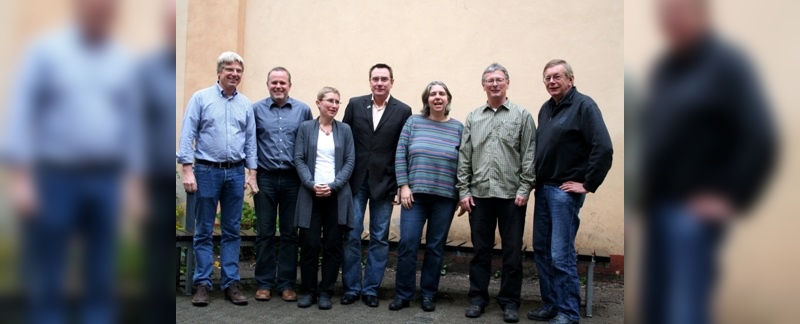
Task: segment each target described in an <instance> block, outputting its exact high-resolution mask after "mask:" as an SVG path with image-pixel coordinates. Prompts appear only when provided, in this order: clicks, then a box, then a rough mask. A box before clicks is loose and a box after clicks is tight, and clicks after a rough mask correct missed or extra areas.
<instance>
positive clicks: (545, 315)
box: [528, 306, 558, 322]
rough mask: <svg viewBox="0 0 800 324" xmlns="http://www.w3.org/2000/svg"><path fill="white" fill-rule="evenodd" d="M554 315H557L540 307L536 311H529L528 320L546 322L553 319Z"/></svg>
mask: <svg viewBox="0 0 800 324" xmlns="http://www.w3.org/2000/svg"><path fill="white" fill-rule="evenodd" d="M556 315H558V312H556V311H554V310H552V309H549V308H546V307H544V306H542V307H539V308H537V309H534V310H531V311H529V312H528V319H531V320H534V321H539V322H547V321H550V320H551V319H553V318H555V317H556Z"/></svg>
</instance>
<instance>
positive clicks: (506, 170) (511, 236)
mask: <svg viewBox="0 0 800 324" xmlns="http://www.w3.org/2000/svg"><path fill="white" fill-rule="evenodd" d="M481 83H482V84H483V90H484V91H486V103H484V104H483V105H481V106H480V107H478V108H477V109H475V110H474V111H472V112H470V113H469V115H467V120H466V123H465V124H464V133H463V135H462V138H461V148H460V150H459V160H458V173H457V176H458V184H457V185H456V187H457V188H458V191H459V199H460V202H459V205H460V206H461V214H463V213H464V212H468V213H469V225H470V234H471V238H472V245H473V248H474V252H475V255H474V256H473V258H472V261H470V267H469V268H470V269H469V281H470V288H469V295H468V296H469V299H470V306H469V308H467V311H466V313H465V315H466V316H467V317H471V318H475V317H479V316H481V313H483V311H484V309H485V308H486V305H487V304H488V303H489V277H490V275H491V273H490V272H491V261H492V247H493V246H494V232H495V228H496V227H497V228H499V231H500V238H501V241H502V250H503V270H502V276H501V280H500V291H499V292H498V294H497V302H498V303H499V304H500V307H501V308H502V309H503V320H504V321H506V322H508V323H515V322H517V321H519V316H518V315H517V310H518V309H519V305H520V291H521V289H522V233H523V230H524V228H525V210H526V208H527V205H528V196H529V194H530V192H531V189H533V186H534V180H535V170H534V164H533V162H534V152H535V151H536V124H535V123H534V121H533V116H531V114H530V113H529V112H528V111H527V110H525V108H522V107H520V106H518V105H516V104H514V103H512V102H511V101H509V100H508V98H507V97H506V90H508V86H509V84H510V80H509V76H508V70H506V68H505V67H503V66H502V65H500V64H497V63H492V64H491V65H489V67H487V68H486V69H485V70H484V71H483V75H482V78H481Z"/></svg>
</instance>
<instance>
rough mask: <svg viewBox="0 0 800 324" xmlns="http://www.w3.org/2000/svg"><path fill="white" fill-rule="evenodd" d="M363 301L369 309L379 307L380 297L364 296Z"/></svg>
mask: <svg viewBox="0 0 800 324" xmlns="http://www.w3.org/2000/svg"><path fill="white" fill-rule="evenodd" d="M361 299H363V300H364V304H365V305H367V306H369V307H378V296H372V295H364V296H362V297H361Z"/></svg>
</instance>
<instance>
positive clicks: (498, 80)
mask: <svg viewBox="0 0 800 324" xmlns="http://www.w3.org/2000/svg"><path fill="white" fill-rule="evenodd" d="M506 80H507V79H506V78H495V79H486V80H483V83H486V84H493V83H495V82H497V84H500V83H503V82H506Z"/></svg>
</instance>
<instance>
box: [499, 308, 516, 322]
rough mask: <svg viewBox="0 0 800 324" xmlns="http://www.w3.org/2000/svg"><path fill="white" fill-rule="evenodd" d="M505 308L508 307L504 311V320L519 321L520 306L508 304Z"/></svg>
mask: <svg viewBox="0 0 800 324" xmlns="http://www.w3.org/2000/svg"><path fill="white" fill-rule="evenodd" d="M505 308H506V309H505V310H504V311H503V321H504V322H506V323H516V322H519V314H517V309H519V306H517V305H515V304H508V305H506V307H505Z"/></svg>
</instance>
